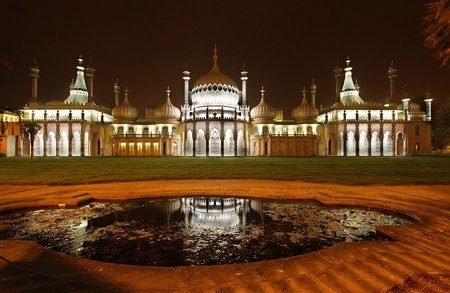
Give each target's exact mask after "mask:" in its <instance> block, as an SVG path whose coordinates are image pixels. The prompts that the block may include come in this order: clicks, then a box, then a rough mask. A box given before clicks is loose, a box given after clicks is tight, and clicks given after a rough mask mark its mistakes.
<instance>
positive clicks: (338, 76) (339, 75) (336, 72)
mask: <svg viewBox="0 0 450 293" xmlns="http://www.w3.org/2000/svg"><path fill="white" fill-rule="evenodd" d="M334 78H335V80H336V103H340V102H341V96H340V94H341V84H342V67H341V66H340V65H339V59H338V60H337V62H336V67H335V68H334Z"/></svg>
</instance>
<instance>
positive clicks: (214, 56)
mask: <svg viewBox="0 0 450 293" xmlns="http://www.w3.org/2000/svg"><path fill="white" fill-rule="evenodd" d="M213 51H214V55H213V61H214V65H216V66H217V60H218V59H219V57H218V56H217V45H216V44H214V50H213Z"/></svg>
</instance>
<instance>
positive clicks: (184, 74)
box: [183, 61, 191, 78]
mask: <svg viewBox="0 0 450 293" xmlns="http://www.w3.org/2000/svg"><path fill="white" fill-rule="evenodd" d="M190 74H191V72H190V71H189V66H188V63H187V61H186V64H185V66H184V70H183V78H184V77H189V75H190Z"/></svg>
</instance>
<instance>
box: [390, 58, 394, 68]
mask: <svg viewBox="0 0 450 293" xmlns="http://www.w3.org/2000/svg"><path fill="white" fill-rule="evenodd" d="M391 67H394V60H393V59H392V60H391Z"/></svg>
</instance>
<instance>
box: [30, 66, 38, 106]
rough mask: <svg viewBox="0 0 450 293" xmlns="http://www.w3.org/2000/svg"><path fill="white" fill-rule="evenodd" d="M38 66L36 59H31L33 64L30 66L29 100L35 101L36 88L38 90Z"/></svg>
mask: <svg viewBox="0 0 450 293" xmlns="http://www.w3.org/2000/svg"><path fill="white" fill-rule="evenodd" d="M39 71H40V70H39V67H38V66H37V63H36V59H33V65H32V66H31V67H30V77H31V101H32V102H35V103H37V101H38V100H37V90H38V78H39Z"/></svg>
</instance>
